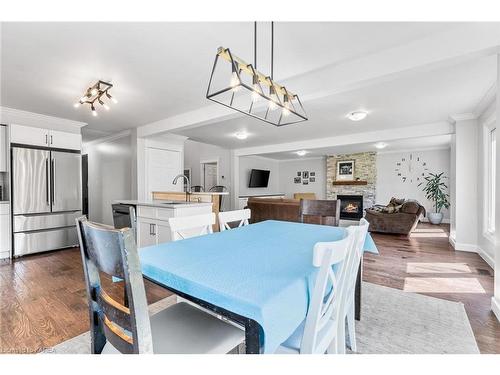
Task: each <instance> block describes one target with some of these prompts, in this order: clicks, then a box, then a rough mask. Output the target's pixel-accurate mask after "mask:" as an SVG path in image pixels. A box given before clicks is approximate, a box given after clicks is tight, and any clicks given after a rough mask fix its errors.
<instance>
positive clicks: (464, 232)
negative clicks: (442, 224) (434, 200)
mask: <svg viewBox="0 0 500 375" xmlns="http://www.w3.org/2000/svg"><path fill="white" fill-rule="evenodd" d="M453 119H454V120H455V135H454V139H453V142H452V148H451V152H452V155H451V168H452V172H451V176H450V189H451V191H450V198H451V199H450V201H451V204H453V209H452V215H451V231H450V243H451V244H452V246H453V247H454V248H455V250H462V251H472V252H477V230H478V220H477V205H478V192H477V173H476V171H477V168H478V156H477V155H478V147H477V126H478V125H477V119H475V118H474V117H473V116H471V115H458V116H454V117H453Z"/></svg>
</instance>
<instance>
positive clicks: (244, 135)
mask: <svg viewBox="0 0 500 375" xmlns="http://www.w3.org/2000/svg"><path fill="white" fill-rule="evenodd" d="M234 136H235V137H236V138H238V139H241V140H244V139H247V138H248V133H247V132H237V133H235V134H234Z"/></svg>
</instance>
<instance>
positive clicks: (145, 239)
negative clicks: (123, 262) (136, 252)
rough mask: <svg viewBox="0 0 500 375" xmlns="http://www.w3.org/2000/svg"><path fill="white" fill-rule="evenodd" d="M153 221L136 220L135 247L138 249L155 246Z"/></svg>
mask: <svg viewBox="0 0 500 375" xmlns="http://www.w3.org/2000/svg"><path fill="white" fill-rule="evenodd" d="M155 232H156V231H155V222H154V220H148V219H143V218H138V219H137V246H138V247H139V248H141V247H146V246H152V245H156V234H155Z"/></svg>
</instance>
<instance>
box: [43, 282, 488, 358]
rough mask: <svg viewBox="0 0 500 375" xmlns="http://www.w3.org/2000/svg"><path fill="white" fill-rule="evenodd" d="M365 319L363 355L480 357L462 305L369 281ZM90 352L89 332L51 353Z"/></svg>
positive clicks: (359, 325)
mask: <svg viewBox="0 0 500 375" xmlns="http://www.w3.org/2000/svg"><path fill="white" fill-rule="evenodd" d="M175 302H176V297H175V296H170V297H168V298H165V299H163V300H161V301H159V302H157V303H155V304H153V305H151V306H150V307H149V310H150V313H152V314H154V313H155V312H158V311H160V310H162V309H164V308H166V307H167V306H169V305H171V304H173V303H175ZM361 314H362V315H361V321H360V322H356V335H357V340H356V341H357V345H358V351H357V353H359V354H478V353H479V349H478V347H477V344H476V340H475V338H474V334H473V332H472V328H471V326H470V323H469V319H468V318H467V314H466V312H465V309H464V306H463V304H461V303H457V302H451V301H445V300H442V299H438V298H433V297H428V296H423V295H420V294H415V293H407V292H403V291H401V290H398V289H392V288H387V287H383V286H379V285H375V284H370V283H363V293H362V312H361ZM89 352H90V334H89V332H86V333H83V334H81V335H79V336H76V337H74V338H72V339H70V340H67V341H64V342H62V343H61V344H58V345H56V346H55V347H53V348H50V349H48V350H46V351H45V353H56V354H66V353H71V354H75V353H82V354H88V353H89Z"/></svg>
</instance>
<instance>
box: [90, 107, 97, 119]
mask: <svg viewBox="0 0 500 375" xmlns="http://www.w3.org/2000/svg"><path fill="white" fill-rule="evenodd" d="M90 109H92V116H94V117H96V116H97V111H96V110H95V107H94V105H93V104H92V105H91V106H90Z"/></svg>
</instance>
